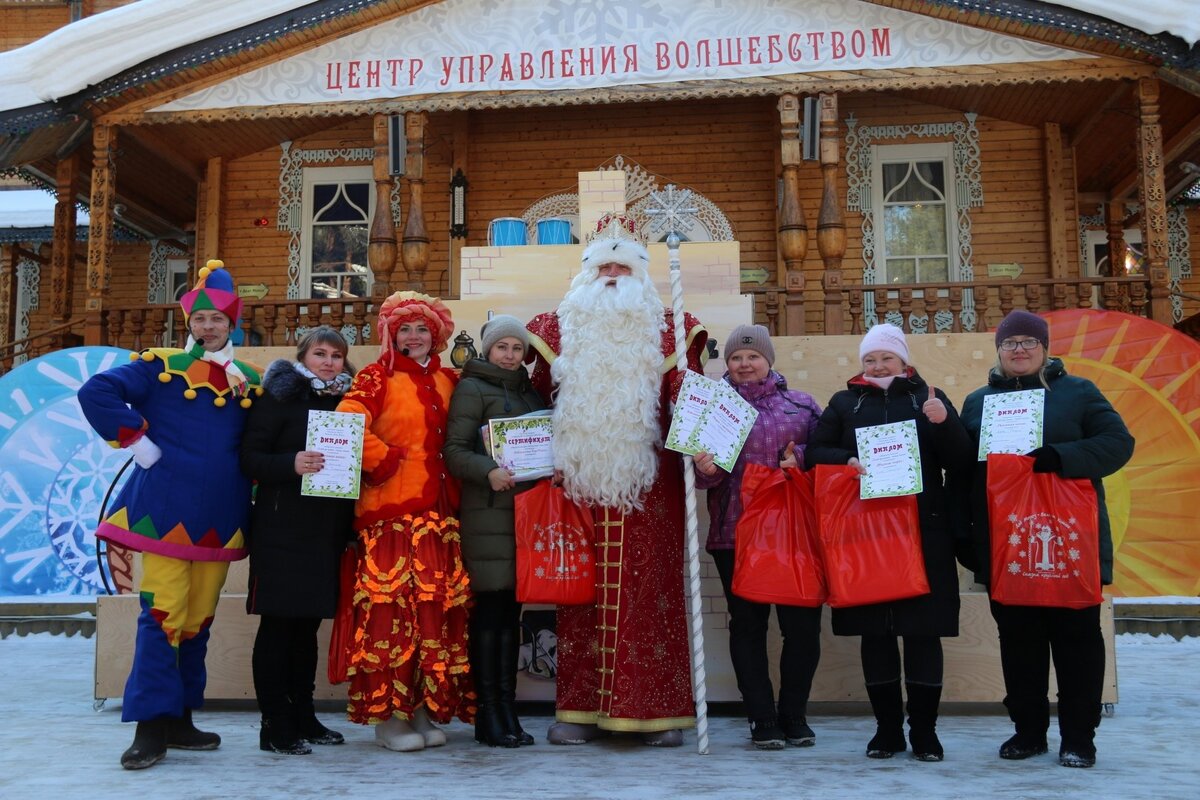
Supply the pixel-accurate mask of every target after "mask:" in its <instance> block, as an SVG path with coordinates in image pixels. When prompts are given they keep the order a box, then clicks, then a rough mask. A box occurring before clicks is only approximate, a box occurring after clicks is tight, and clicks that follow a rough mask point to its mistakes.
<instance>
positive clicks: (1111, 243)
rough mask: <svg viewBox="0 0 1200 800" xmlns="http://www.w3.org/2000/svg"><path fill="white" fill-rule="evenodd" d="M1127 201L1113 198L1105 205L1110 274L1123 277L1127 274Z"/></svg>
mask: <svg viewBox="0 0 1200 800" xmlns="http://www.w3.org/2000/svg"><path fill="white" fill-rule="evenodd" d="M1125 225H1126V222H1125V203H1124V201H1122V200H1113V201H1112V202H1111V203H1109V204H1107V205H1106V206H1104V228H1105V231H1106V232H1107V234H1108V274H1109V275H1110V276H1113V277H1121V276H1122V275H1124V274H1125V253H1126V251H1127V250H1128V248H1127V247H1126V245H1125Z"/></svg>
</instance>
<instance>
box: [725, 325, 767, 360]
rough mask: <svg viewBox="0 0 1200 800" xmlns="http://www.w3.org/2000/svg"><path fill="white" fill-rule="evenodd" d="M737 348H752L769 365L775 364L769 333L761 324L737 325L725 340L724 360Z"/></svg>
mask: <svg viewBox="0 0 1200 800" xmlns="http://www.w3.org/2000/svg"><path fill="white" fill-rule="evenodd" d="M738 350H753V351H754V352H756V353H758V354H759V355H760V356H762V357H763V358H765V359H766V360H767V364H768V365H770V366H774V365H775V347H774V346H773V345H772V344H771V334H769V333H767V329H766V328H764V327H763V326H762V325H738V326H737V327H736V328H734V329H733V333H731V334H729V338H728V339H726V340H725V360H726V361H728V360H729V357H730V356H731V355H733V354H734V353H736V352H737V351H738Z"/></svg>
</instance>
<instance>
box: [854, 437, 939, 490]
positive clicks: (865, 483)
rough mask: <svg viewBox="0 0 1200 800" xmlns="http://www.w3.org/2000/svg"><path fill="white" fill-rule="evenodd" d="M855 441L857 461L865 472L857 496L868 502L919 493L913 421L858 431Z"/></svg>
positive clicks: (919, 484)
mask: <svg viewBox="0 0 1200 800" xmlns="http://www.w3.org/2000/svg"><path fill="white" fill-rule="evenodd" d="M854 438H855V439H856V440H857V442H858V460H859V461H860V462H861V463H862V465H863V467H864V468H865V469H866V470H867V474H866V475H863V476H862V478H861V479H860V480H859V497H861V498H862V499H863V500H870V499H871V498H873V497H897V496H899V495H905V494H919V493H920V492H921V489H922V480H921V448H920V447H919V446H918V444H917V423H916V421H915V420H911V419H909V420H905V421H904V422H891V423H888V424H886V425H871V426H869V427H866V428H859V429H858V430H856V431H855V432H854Z"/></svg>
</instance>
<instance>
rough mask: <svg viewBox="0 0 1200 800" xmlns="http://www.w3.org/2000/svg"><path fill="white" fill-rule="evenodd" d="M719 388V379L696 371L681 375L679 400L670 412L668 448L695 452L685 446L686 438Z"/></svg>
mask: <svg viewBox="0 0 1200 800" xmlns="http://www.w3.org/2000/svg"><path fill="white" fill-rule="evenodd" d="M720 388H721V381H714V380H713V379H712V378H706V377H704V376H703V375H701V374H700V373H698V372H690V371H689V372H688V373H687V374H686V375H684V376H683V383H682V384H681V385H680V387H679V400H678V401H677V402H676V403H675V410H674V412H673V413H672V414H671V428H670V430H668V431H667V442H666V447H667V449H668V450H674V451H675V452H677V453H686V454H688V455H692V454H694V453H695V452H696V451H695V450H689V449H688V448H687V440H688V438H690V437H691V435H692V431H694V430H695V429H696V423H698V422H699V421H700V415H701V414H703V413H704V409H706V408H707V407H708V403H709V401H710V400H712V398H713V395H714V394H716V393H717V392H718V391H719V390H720Z"/></svg>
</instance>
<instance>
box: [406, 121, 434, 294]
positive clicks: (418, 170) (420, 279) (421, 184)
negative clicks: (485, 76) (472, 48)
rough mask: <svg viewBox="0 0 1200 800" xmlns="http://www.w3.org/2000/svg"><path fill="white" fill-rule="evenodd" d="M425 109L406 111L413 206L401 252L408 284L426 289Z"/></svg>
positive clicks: (410, 191)
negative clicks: (412, 111)
mask: <svg viewBox="0 0 1200 800" xmlns="http://www.w3.org/2000/svg"><path fill="white" fill-rule="evenodd" d="M427 120H428V115H427V114H425V113H424V112H417V113H409V114H405V115H404V133H405V136H407V137H408V152H407V157H406V159H405V172H406V177H407V179H408V198H409V209H408V219H407V220H406V221H405V225H404V240H403V242H402V243H401V245H400V253H401V256H402V257H403V259H404V271H405V272H406V273H408V285H409V287H410V288H412V289H416V290H418V291H423V290H424V288H425V268H426V267H427V266H429V231H428V230H427V229H426V227H425V123H426V121H427Z"/></svg>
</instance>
